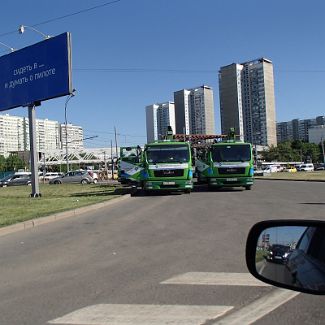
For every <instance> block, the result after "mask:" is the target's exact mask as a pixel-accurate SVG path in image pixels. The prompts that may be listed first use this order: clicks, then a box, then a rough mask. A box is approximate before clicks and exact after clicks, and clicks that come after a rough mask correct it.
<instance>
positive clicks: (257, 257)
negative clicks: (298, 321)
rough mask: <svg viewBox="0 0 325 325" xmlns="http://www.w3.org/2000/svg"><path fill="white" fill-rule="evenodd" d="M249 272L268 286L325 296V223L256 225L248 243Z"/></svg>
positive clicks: (308, 221)
mask: <svg viewBox="0 0 325 325" xmlns="http://www.w3.org/2000/svg"><path fill="white" fill-rule="evenodd" d="M246 264H247V267H248V270H249V272H250V273H251V274H252V275H253V276H255V277H256V278H257V279H259V280H261V281H263V282H266V283H268V284H271V285H274V286H277V287H281V288H285V289H290V290H295V291H299V292H304V293H310V294H317V295H324V294H325V221H315V220H269V221H262V222H259V223H257V224H255V225H254V226H253V227H252V229H251V230H250V232H249V234H248V238H247V242H246Z"/></svg>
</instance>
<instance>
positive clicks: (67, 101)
mask: <svg viewBox="0 0 325 325" xmlns="http://www.w3.org/2000/svg"><path fill="white" fill-rule="evenodd" d="M75 91H76V90H75V89H73V91H72V93H71V94H70V95H69V96H67V99H66V100H65V104H64V119H65V159H66V162H67V173H68V172H69V150H68V120H67V107H68V103H69V101H70V99H71V98H72V97H74V96H75V94H74V92H75Z"/></svg>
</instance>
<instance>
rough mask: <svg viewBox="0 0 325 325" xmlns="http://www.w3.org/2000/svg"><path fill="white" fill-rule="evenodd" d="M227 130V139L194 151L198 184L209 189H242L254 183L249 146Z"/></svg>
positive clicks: (250, 148) (250, 147)
mask: <svg viewBox="0 0 325 325" xmlns="http://www.w3.org/2000/svg"><path fill="white" fill-rule="evenodd" d="M235 138H236V137H235V134H234V132H233V130H232V131H230V133H229V135H228V139H227V140H225V141H220V142H215V143H211V144H208V145H206V146H205V147H204V148H202V149H201V150H198V151H197V159H196V162H195V167H196V171H197V174H198V182H201V183H207V184H208V186H209V187H210V188H213V187H214V188H222V187H241V186H242V187H244V188H245V189H246V190H250V189H251V187H252V185H253V183H254V159H253V150H252V145H251V144H250V143H245V142H242V141H237V140H236V139H235Z"/></svg>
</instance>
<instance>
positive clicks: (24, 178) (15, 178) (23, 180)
mask: <svg viewBox="0 0 325 325" xmlns="http://www.w3.org/2000/svg"><path fill="white" fill-rule="evenodd" d="M31 184H32V179H31V176H30V175H25V174H23V175H16V174H13V175H9V176H6V177H5V178H2V179H1V180H0V187H7V186H19V185H31Z"/></svg>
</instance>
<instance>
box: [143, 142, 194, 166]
mask: <svg viewBox="0 0 325 325" xmlns="http://www.w3.org/2000/svg"><path fill="white" fill-rule="evenodd" d="M146 151H147V160H148V162H149V163H173V162H175V163H176V162H178V163H183V162H188V161H189V159H190V152H189V147H188V146H186V145H161V146H151V147H147V150H146Z"/></svg>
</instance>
